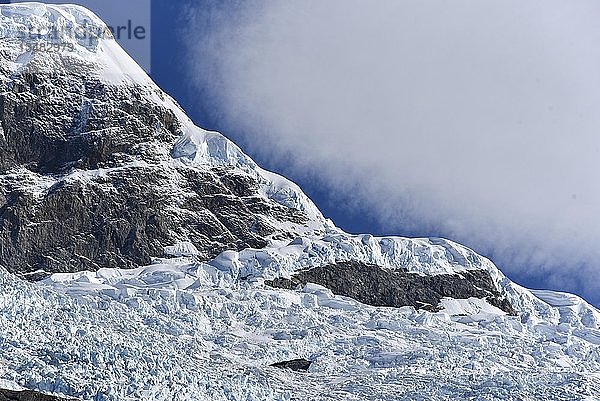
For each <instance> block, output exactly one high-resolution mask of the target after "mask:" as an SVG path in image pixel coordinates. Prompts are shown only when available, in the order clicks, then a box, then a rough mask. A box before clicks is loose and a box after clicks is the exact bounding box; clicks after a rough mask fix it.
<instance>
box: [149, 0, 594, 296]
mask: <svg viewBox="0 0 600 401" xmlns="http://www.w3.org/2000/svg"><path fill="white" fill-rule="evenodd" d="M378 4H380V6H378V8H379V9H377V10H373V9H372V8H370V9H365V8H364V7H365V2H354V1H351V2H346V3H344V6H342V4H341V3H340V2H338V1H332V2H326V4H325V3H319V2H310V1H308V2H286V3H281V2H270V1H261V2H254V3H252V6H249V3H247V2H239V1H238V2H234V1H230V2H212V1H208V2H200V1H180V2H165V1H154V2H153V10H152V38H153V41H152V77H153V78H154V80H155V81H156V82H157V83H158V84H159V85H160V86H161V87H162V88H163V89H164V90H166V91H167V92H168V93H169V94H171V95H172V96H173V97H175V98H176V99H177V100H178V101H179V102H180V104H181V105H182V106H183V107H184V109H185V110H186V111H187V112H188V113H189V115H190V116H191V117H192V118H193V119H194V121H196V123H197V124H198V125H200V126H202V127H204V128H207V129H213V130H218V131H220V132H223V133H224V134H226V135H227V136H228V137H229V138H231V139H232V140H234V141H235V142H237V143H238V144H239V145H240V146H242V148H243V149H244V150H245V151H246V152H247V153H248V154H249V155H250V156H251V157H253V158H254V159H255V160H256V161H257V162H258V163H259V164H261V165H262V166H264V167H265V168H268V169H270V170H273V171H276V172H278V173H281V174H283V175H285V176H287V177H289V178H290V179H292V180H294V181H295V182H297V183H298V184H299V185H300V186H301V187H302V188H303V189H304V190H305V192H306V193H307V194H308V195H309V196H310V197H311V198H312V199H313V200H314V201H315V202H316V203H317V205H318V206H319V207H320V208H321V210H322V211H323V212H324V214H325V215H326V216H327V217H330V218H332V219H333V220H334V221H335V222H336V224H337V225H338V226H340V227H342V228H344V229H345V230H347V231H349V232H353V233H363V232H369V233H374V234H380V235H389V234H397V235H404V236H442V237H447V238H451V239H454V240H456V241H458V242H461V243H463V244H465V245H467V246H470V247H472V248H474V249H475V250H476V251H478V252H480V253H482V254H484V255H486V256H488V257H490V258H491V259H492V260H494V261H495V262H496V263H497V264H498V266H499V267H500V268H501V269H502V270H503V271H504V272H505V273H506V274H507V275H508V276H509V277H511V278H512V279H513V280H515V281H516V282H518V283H520V284H523V285H525V286H527V287H531V288H551V289H556V290H564V291H569V292H574V293H577V294H580V295H582V296H584V297H585V298H586V299H588V300H590V301H592V302H593V303H595V304H596V305H600V295H599V294H600V286H599V284H598V281H600V280H598V278H600V277H599V276H600V273H599V272H600V269H599V267H598V264H597V262H596V261H597V260H598V259H597V258H598V256H600V255H599V252H600V248H599V247H598V246H597V244H600V235H599V234H600V233H599V231H598V230H599V228H598V227H600V221H599V220H598V216H600V210H599V208H598V206H597V205H596V201H597V200H599V199H600V197H599V194H600V190H599V188H598V182H599V180H598V179H597V173H595V172H596V171H598V170H597V169H596V167H599V168H600V166H598V163H597V162H596V160H599V159H600V157H598V156H600V153H599V149H600V146H599V141H598V138H599V135H598V134H596V132H598V129H600V121H599V120H598V119H597V118H596V117H595V114H597V113H595V112H594V111H593V110H594V109H595V107H596V106H600V101H599V99H600V82H599V80H598V79H597V78H596V77H595V75H597V74H596V73H595V72H594V71H597V68H598V67H600V55H599V54H598V50H597V46H594V43H597V42H596V40H600V31H599V30H598V29H596V28H595V26H596V25H597V24H596V23H595V22H594V21H595V17H594V16H600V8H599V7H598V6H597V5H596V4H595V3H593V2H586V1H581V2H574V3H571V4H573V5H574V6H573V7H569V6H564V5H561V3H559V2H551V3H546V7H541V3H540V2H532V3H528V5H525V6H523V5H522V4H523V3H522V2H514V1H509V2H495V1H492V2H489V3H486V5H485V6H481V5H479V6H476V5H475V4H474V3H472V2H468V1H467V2H465V1H457V2H456V3H453V5H452V7H451V9H446V8H444V7H447V6H445V5H444V4H445V3H444V2H438V1H431V2H425V3H422V2H421V3H418V2H412V1H405V2H388V1H383V2H379V3H378ZM480 4H481V3H480ZM440 9H441V10H440ZM394 52H396V53H394Z"/></svg>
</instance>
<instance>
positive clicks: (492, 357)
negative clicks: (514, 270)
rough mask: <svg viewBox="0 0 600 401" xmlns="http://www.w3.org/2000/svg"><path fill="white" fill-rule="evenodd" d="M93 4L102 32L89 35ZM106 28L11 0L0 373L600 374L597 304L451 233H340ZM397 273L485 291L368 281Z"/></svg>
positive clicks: (410, 388) (578, 385)
mask: <svg viewBox="0 0 600 401" xmlns="http://www.w3.org/2000/svg"><path fill="white" fill-rule="evenodd" d="M81 25H85V26H87V27H88V28H90V31H89V33H90V35H91V36H90V37H88V38H85V40H82V39H81V38H79V39H77V40H73V38H72V36H71V34H70V32H72V30H73V29H76V28H77V27H78V26H81ZM32 29H34V30H35V32H38V33H39V32H59V34H58V35H54V34H53V35H50V34H47V35H43V34H42V35H39V34H36V35H35V36H34V37H31V36H29V35H26V33H27V32H30V31H31V30H32ZM61 29H63V30H61ZM106 32H107V30H106V26H105V25H104V23H103V22H102V21H101V20H100V19H98V18H97V17H96V16H94V15H93V14H92V13H91V12H89V11H87V10H85V9H83V8H81V7H77V6H50V5H42V4H37V3H31V4H29V3H28V4H19V5H0V35H1V36H2V37H3V42H2V43H1V44H0V85H2V87H3V88H5V89H4V90H3V91H2V92H0V117H1V121H2V124H1V131H0V176H1V178H2V180H1V181H0V265H2V266H3V267H0V282H1V283H2V286H1V287H2V288H1V290H0V300H1V302H0V328H1V329H2V330H1V332H2V333H8V334H6V335H5V337H2V338H0V340H1V341H0V349H1V350H2V351H3V352H2V357H0V368H1V369H0V378H1V379H4V380H9V381H11V382H14V383H17V384H18V385H20V386H23V387H26V388H31V389H37V390H40V391H45V392H51V393H56V394H62V395H66V396H74V397H80V398H83V399H92V398H94V399H107V400H125V399H139V398H152V399H194V398H202V397H204V398H207V399H208V398H210V399H225V398H227V397H229V398H228V399H291V398H301V399H304V398H306V399H309V398H313V399H315V398H316V399H340V398H348V399H353V398H352V397H354V399H357V398H361V397H362V398H364V397H367V396H369V397H374V398H373V399H377V397H378V396H377V395H376V394H377V389H378V388H379V387H381V388H384V389H386V388H388V387H389V389H388V390H385V391H383V392H382V393H381V395H379V397H382V398H383V399H394V398H393V397H397V398H398V399H403V398H407V399H410V398H411V397H413V396H414V395H415V394H417V393H418V392H423V391H425V392H427V391H431V392H432V394H434V396H433V398H432V399H444V397H447V396H452V395H454V396H455V397H458V396H463V397H487V396H489V397H492V398H491V399H520V397H534V398H540V397H545V396H548V397H549V398H548V399H554V398H556V399H560V397H565V396H581V397H584V396H586V397H587V396H589V397H592V398H588V399H594V398H593V396H594V392H595V391H598V392H600V388H599V387H600V385H598V383H600V382H598V380H596V379H598V378H597V377H596V376H594V374H593V372H594V369H596V371H598V369H597V368H598V367H599V366H600V349H599V348H600V347H599V346H600V312H599V311H598V310H597V309H595V308H594V307H593V306H591V305H589V304H587V303H586V302H585V301H583V300H582V299H580V298H578V297H575V296H571V295H567V294H561V293H556V292H551V291H545V292H544V291H530V290H527V289H525V288H523V287H520V286H518V285H516V284H515V283H512V282H511V281H510V280H509V279H508V278H507V277H505V276H504V275H503V274H502V272H501V271H500V270H499V269H498V268H497V267H496V266H495V265H494V264H493V263H492V262H491V261H490V260H488V259H486V258H484V257H482V256H480V255H478V254H477V253H475V252H474V251H473V250H471V249H468V248H466V247H464V246H461V245H459V244H457V243H454V242H452V241H449V240H446V239H439V238H420V239H419V238H416V239H415V238H412V239H411V238H402V237H373V236H371V235H368V234H362V235H350V234H347V233H345V232H343V231H342V230H341V229H339V228H337V227H336V226H335V225H334V224H333V222H331V221H329V220H327V219H326V218H325V217H324V216H323V215H322V214H321V212H320V211H319V210H318V208H317V207H316V205H314V203H313V202H312V201H311V200H310V199H309V198H308V197H307V196H306V195H305V194H304V193H303V192H302V191H301V189H300V188H299V187H298V186H297V185H295V184H293V183H292V182H290V181H289V180H287V179H285V178H283V177H280V176H278V175H276V174H274V173H270V172H267V171H265V170H263V169H262V168H260V167H259V166H257V165H256V163H254V161H252V160H251V159H250V158H249V157H248V156H247V155H245V154H244V153H243V152H242V150H241V149H240V148H239V147H237V146H236V145H235V144H233V143H232V142H231V141H229V140H228V139H226V138H225V137H224V136H222V135H221V134H219V133H215V132H208V131H205V130H202V129H201V128H198V127H197V126H195V125H194V124H193V122H192V121H191V120H190V119H189V118H188V117H187V116H186V115H185V113H184V111H183V110H182V109H181V108H180V107H179V106H178V105H177V103H176V102H175V101H174V100H173V99H171V98H170V97H169V96H168V95H166V94H164V93H163V92H162V91H161V90H160V89H159V88H158V87H157V86H156V85H155V84H154V83H153V82H152V81H151V79H150V78H149V77H148V76H147V75H146V74H145V73H144V72H143V71H142V70H141V68H140V67H139V66H137V65H136V64H135V63H134V62H133V60H132V59H131V58H130V57H129V56H128V55H127V54H126V53H125V52H124V51H123V50H122V49H121V48H120V47H119V46H118V45H117V44H116V42H115V41H114V39H112V38H111V37H110V36H109V35H108V34H106V36H103V34H101V33H106ZM30 42H31V43H30ZM33 43H34V44H36V45H38V44H39V43H50V44H57V43H58V44H68V45H69V46H67V47H65V48H61V50H60V51H59V52H58V53H56V52H51V51H48V50H39V49H38V50H36V47H35V46H33ZM28 44H29V45H30V46H28ZM28 49H33V50H28ZM348 263H353V264H356V265H355V267H356V269H353V270H352V274H350V275H349V276H348V277H347V280H346V283H344V285H341V286H339V287H338V288H337V291H333V292H332V288H327V285H330V284H331V280H329V281H327V280H323V281H321V282H317V283H313V282H311V281H319V280H317V279H316V276H315V277H311V279H310V280H301V282H298V283H296V284H299V286H298V287H297V288H296V285H292V286H287V287H286V288H288V289H274V288H269V287H268V286H266V285H265V283H268V282H269V281H272V280H290V279H293V278H294V277H296V276H298V275H303V274H304V275H307V274H309V273H308V272H311V271H313V270H314V269H321V270H322V269H328V268H329V269H332V270H331V271H338V272H339V271H341V270H335V269H340V268H341V267H343V266H344V264H348ZM365 266H371V267H372V268H373V269H378V270H374V271H376V272H378V273H377V274H374V275H371V276H368V275H367V274H366V273H367V270H366V269H367V268H366V267H365ZM390 272H391V273H394V272H398V273H399V272H405V273H409V274H408V275H407V276H406V277H407V280H408V284H407V285H409V286H416V285H417V282H418V279H416V278H415V279H412V280H411V279H410V277H425V278H428V277H439V278H442V277H455V278H457V279H462V278H463V276H464V277H465V278H468V277H475V278H471V279H467V281H468V283H469V285H471V286H472V287H473V288H477V287H480V289H482V288H484V289H487V290H489V291H487V294H486V295H482V293H481V292H477V291H475V292H473V291H472V289H470V290H469V291H468V292H463V290H460V286H458V285H457V284H456V283H457V282H459V281H453V280H450V281H448V282H446V283H444V282H442V284H440V286H441V287H442V288H443V290H441V291H440V292H439V294H438V295H436V296H437V297H438V298H439V299H435V301H436V302H437V305H436V308H435V309H433V310H431V311H424V310H420V309H419V308H418V307H416V308H415V305H417V306H418V305H419V302H425V301H427V300H431V298H427V299H425V298H420V297H422V296H423V293H422V292H420V291H415V292H416V293H417V294H416V295H411V298H410V299H408V300H404V299H403V298H402V297H396V298H394V299H401V300H402V302H401V303H399V304H394V305H390V306H394V307H392V308H388V307H385V306H382V305H380V306H372V305H368V302H365V303H360V302H357V301H356V299H353V297H352V296H351V295H354V298H356V291H355V290H356V288H352V287H353V286H354V284H355V283H353V281H356V283H359V282H360V280H361V279H363V278H364V277H371V278H373V277H376V278H377V281H376V282H373V283H370V284H372V287H370V289H369V291H381V292H382V293H383V292H384V291H387V287H389V286H390V282H392V281H390V280H389V279H388V278H386V277H390V276H389V275H386V274H387V273H390ZM469 272H476V273H477V274H470V273H469ZM15 274H17V275H19V276H21V277H28V278H30V279H31V278H35V279H42V280H41V281H37V282H35V283H28V282H25V281H23V280H21V279H19V278H17V277H16V276H15ZM478 274H480V275H481V276H480V277H479V278H478V277H477V276H478ZM363 275H364V277H363ZM336 277H337V278H341V277H343V276H342V275H341V273H340V274H338V273H336ZM469 280H470V281H469ZM488 281H489V283H488V284H485V285H483V283H487V282H488ZM319 284H320V285H319ZM393 287H394V288H395V286H393ZM340 289H341V290H340ZM446 289H447V291H446ZM399 290H401V289H399ZM360 291H362V292H361V293H364V292H365V291H364V290H360ZM334 292H335V294H334ZM490 294H492V295H490ZM373 295H378V294H373ZM489 296H493V297H497V299H496V298H494V299H486V297H489ZM363 301H364V299H363ZM504 302H506V303H508V305H510V309H509V308H508V307H507V308H506V309H507V310H504V311H503V310H500V309H498V308H496V307H495V306H494V303H495V304H497V305H502V304H503V303H504ZM507 311H508V312H511V313H506V312H507ZM513 311H514V315H515V316H512V315H513V313H512V312H513ZM125 322H126V324H125ZM45 333H51V334H45ZM123 334H125V335H123ZM159 349H164V350H166V351H164V352H159V351H158V350H159ZM512 349H518V350H519V352H522V355H518V353H517V354H514V352H513V351H511V350H512ZM478 354H485V355H486V357H487V358H489V360H487V359H483V360H482V359H481V358H480V357H479V355H478ZM290 360H305V361H309V362H311V363H310V367H309V368H308V374H309V376H307V377H306V380H307V381H308V382H309V383H310V384H311V386H313V387H311V388H305V387H304V382H303V381H302V380H299V379H298V377H297V376H294V375H295V373H290V372H284V373H282V372H280V371H277V372H276V371H275V370H271V369H270V368H269V366H270V365H277V364H278V363H283V362H285V361H290ZM423 361H429V362H427V363H425V362H423ZM415 363H416V364H417V365H418V366H420V368H419V369H417V366H415ZM510 364H515V365H518V369H516V370H514V371H512V370H510V369H509V368H508V367H509V366H510ZM440 366H443V367H445V368H447V369H448V371H449V372H446V371H444V369H441V370H440ZM226 372H233V373H226ZM447 373H448V374H449V376H448V375H447ZM220 375H223V377H220ZM473 375H475V376H473ZM477 375H480V376H481V377H477ZM544 375H547V376H548V377H551V378H552V380H555V381H556V383H562V384H561V385H560V386H558V387H557V388H553V385H552V383H551V382H549V381H548V380H547V379H544V377H545V376H544ZM453 377H455V378H453ZM369 378H370V379H372V383H371V384H369V381H368V379H369ZM561 378H562V379H561ZM370 379H369V380H370ZM545 380H546V381H545ZM561 380H562V381H561ZM115 382H117V383H119V384H118V385H115V384H114V383H115ZM487 382H489V383H491V384H486V383H487ZM340 383H342V384H340ZM400 384H403V385H404V389H402V388H401V387H400ZM330 386H333V387H334V388H336V389H337V390H336V392H333V393H328V391H327V389H328V388H329V387H330ZM394 394H396V395H394ZM319 397H320V398H319ZM390 397H391V398H390ZM511 397H514V398H511Z"/></svg>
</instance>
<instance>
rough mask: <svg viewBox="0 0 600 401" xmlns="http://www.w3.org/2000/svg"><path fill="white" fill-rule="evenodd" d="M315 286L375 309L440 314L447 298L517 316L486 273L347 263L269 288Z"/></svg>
mask: <svg viewBox="0 0 600 401" xmlns="http://www.w3.org/2000/svg"><path fill="white" fill-rule="evenodd" d="M307 283H315V284H319V285H322V286H323V287H326V288H328V289H330V290H331V291H332V292H333V293H334V294H336V295H342V296H346V297H350V298H354V299H356V300H357V301H359V302H362V303H364V304H367V305H372V306H391V307H402V306H413V307H415V308H417V309H426V310H430V311H434V310H437V306H438V304H439V303H440V300H441V299H442V298H444V297H449V298H455V299H468V298H471V297H474V298H485V299H487V301H488V302H489V303H490V304H491V305H494V306H496V307H498V308H500V309H502V310H503V311H505V312H506V313H508V314H511V315H515V314H516V312H515V310H514V309H513V307H512V305H511V304H510V302H509V301H508V300H506V299H505V298H504V297H502V295H501V294H500V291H499V290H498V288H497V287H496V285H495V284H494V282H493V281H492V279H491V277H490V275H489V273H488V272H486V271H484V270H467V271H464V272H461V273H460V275H458V274H456V275H455V274H440V275H433V276H429V275H419V274H415V273H408V272H405V271H400V270H390V269H382V268H380V267H378V266H373V265H368V264H364V263H359V262H344V263H337V264H333V265H329V266H323V267H317V268H314V269H310V270H305V271H301V272H299V273H297V274H295V275H294V276H292V278H291V279H283V278H278V279H275V280H272V281H267V282H266V284H267V285H270V286H272V287H276V288H285V289H295V288H297V287H299V286H300V287H303V286H305V285H306V284H307Z"/></svg>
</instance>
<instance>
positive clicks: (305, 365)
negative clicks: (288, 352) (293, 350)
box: [271, 358, 311, 372]
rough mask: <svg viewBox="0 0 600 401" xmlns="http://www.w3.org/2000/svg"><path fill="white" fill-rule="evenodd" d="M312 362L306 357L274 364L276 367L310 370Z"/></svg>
mask: <svg viewBox="0 0 600 401" xmlns="http://www.w3.org/2000/svg"><path fill="white" fill-rule="evenodd" d="M310 365H311V362H310V361H307V360H306V359H301V358H300V359H292V360H291V361H283V362H277V363H274V364H272V365H271V366H274V367H276V368H281V369H291V370H295V371H305V372H306V371H308V369H309V368H310Z"/></svg>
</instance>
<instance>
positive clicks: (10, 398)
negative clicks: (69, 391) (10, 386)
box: [0, 389, 73, 401]
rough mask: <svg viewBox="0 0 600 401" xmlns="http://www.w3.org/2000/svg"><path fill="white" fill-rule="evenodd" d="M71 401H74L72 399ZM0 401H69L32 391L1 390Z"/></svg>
mask: <svg viewBox="0 0 600 401" xmlns="http://www.w3.org/2000/svg"><path fill="white" fill-rule="evenodd" d="M71 400H73V399H72V398H71ZM0 401H67V399H66V398H59V397H56V396H53V395H47V394H42V393H38V392H35V391H31V390H24V391H12V390H2V389H0Z"/></svg>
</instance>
